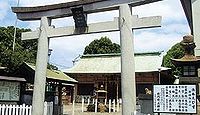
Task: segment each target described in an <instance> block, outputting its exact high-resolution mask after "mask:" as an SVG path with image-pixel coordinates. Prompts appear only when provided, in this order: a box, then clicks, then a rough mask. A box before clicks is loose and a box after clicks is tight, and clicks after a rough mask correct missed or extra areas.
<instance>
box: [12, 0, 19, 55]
mask: <svg viewBox="0 0 200 115" xmlns="http://www.w3.org/2000/svg"><path fill="white" fill-rule="evenodd" d="M18 6H19V0H18V1H17V7H18ZM14 28H15V30H14V38H13V52H14V51H15V39H16V34H17V18H16V20H15V25H14Z"/></svg>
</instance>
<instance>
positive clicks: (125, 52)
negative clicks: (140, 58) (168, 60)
mask: <svg viewBox="0 0 200 115" xmlns="http://www.w3.org/2000/svg"><path fill="white" fill-rule="evenodd" d="M131 11H132V10H131V7H129V5H128V4H123V5H121V6H120V7H119V28H120V44H121V84H122V85H121V86H122V115H132V114H133V112H135V111H136V91H135V89H136V86H135V64H134V63H135V62H134V46H133V32H132V27H131V25H132V20H131V16H132V15H131Z"/></svg>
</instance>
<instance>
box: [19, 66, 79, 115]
mask: <svg viewBox="0 0 200 115" xmlns="http://www.w3.org/2000/svg"><path fill="white" fill-rule="evenodd" d="M34 74H35V66H34V65H33V64H28V63H23V64H22V65H21V66H20V67H19V69H18V70H17V71H16V72H15V75H16V76H18V77H21V78H25V79H26V84H24V86H23V87H24V88H23V89H22V92H23V93H22V94H23V95H22V98H21V101H22V103H25V104H28V105H31V104H32V95H33V87H34V85H33V84H34ZM46 78H47V80H46V92H45V101H47V102H51V101H52V102H53V104H54V114H55V115H56V114H58V113H60V109H61V106H62V103H63V102H62V99H69V100H65V101H67V102H69V101H71V100H72V98H73V87H74V84H76V83H77V81H76V80H74V79H73V78H70V77H69V76H67V75H66V74H64V73H63V72H61V71H58V70H50V69H47V76H46ZM64 103H66V102H64Z"/></svg>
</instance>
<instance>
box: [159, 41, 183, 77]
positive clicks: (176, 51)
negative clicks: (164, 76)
mask: <svg viewBox="0 0 200 115" xmlns="http://www.w3.org/2000/svg"><path fill="white" fill-rule="evenodd" d="M183 56H184V49H183V47H182V46H181V45H180V43H177V44H175V45H174V46H172V48H171V49H170V50H169V51H168V52H167V54H166V55H165V56H164V57H163V63H162V65H163V66H164V67H169V68H171V69H172V73H173V75H181V68H180V67H175V66H174V65H173V64H172V60H171V59H180V58H182V57H183Z"/></svg>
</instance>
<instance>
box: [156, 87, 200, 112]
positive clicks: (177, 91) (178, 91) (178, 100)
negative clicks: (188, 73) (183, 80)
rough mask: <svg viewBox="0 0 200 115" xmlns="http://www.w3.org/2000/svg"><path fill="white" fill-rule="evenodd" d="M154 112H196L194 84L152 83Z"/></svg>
mask: <svg viewBox="0 0 200 115" xmlns="http://www.w3.org/2000/svg"><path fill="white" fill-rule="evenodd" d="M153 111H154V112H155V113H197V100H196V85H154V86H153Z"/></svg>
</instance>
